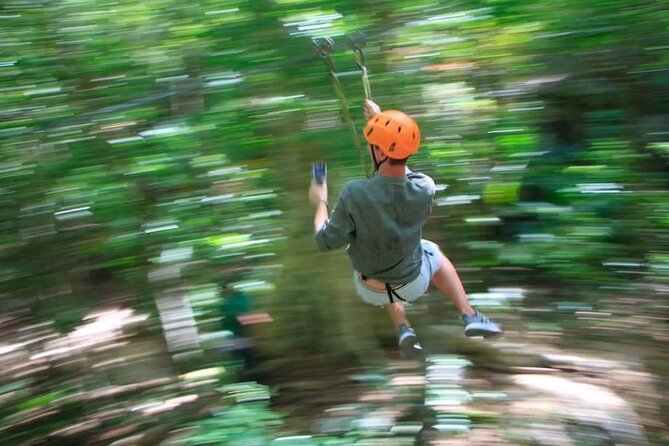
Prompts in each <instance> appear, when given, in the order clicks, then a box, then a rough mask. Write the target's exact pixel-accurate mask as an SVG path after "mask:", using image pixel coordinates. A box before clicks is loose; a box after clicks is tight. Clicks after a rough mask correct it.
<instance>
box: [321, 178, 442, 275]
mask: <svg viewBox="0 0 669 446" xmlns="http://www.w3.org/2000/svg"><path fill="white" fill-rule="evenodd" d="M434 192H435V186H434V181H433V180H432V178H430V177H429V176H427V175H424V174H422V173H419V172H410V171H409V172H408V173H407V175H406V176H405V177H403V178H392V177H387V176H383V175H378V174H377V175H376V176H374V177H373V178H371V179H365V180H352V181H349V182H348V183H346V184H345V185H344V187H343V189H342V191H341V192H340V194H339V198H338V199H337V203H336V204H335V207H334V209H333V210H332V213H331V214H330V218H329V220H328V221H327V222H326V223H325V224H324V225H323V227H322V228H321V229H320V230H319V231H318V232H317V233H316V243H317V244H318V247H319V249H320V250H321V251H328V250H331V249H336V248H340V247H342V246H344V245H346V244H348V245H349V246H348V248H347V252H348V256H349V258H350V259H351V263H352V264H353V268H354V269H355V270H356V271H358V272H360V273H362V274H364V275H365V276H367V277H370V278H372V279H376V280H379V281H382V282H387V283H406V282H409V281H411V280H413V279H415V278H416V277H417V276H418V274H419V272H420V266H421V259H422V255H423V252H422V249H421V245H420V240H421V236H422V231H423V226H424V225H425V222H426V221H427V219H428V217H429V216H430V213H431V211H432V198H433V197H434Z"/></svg>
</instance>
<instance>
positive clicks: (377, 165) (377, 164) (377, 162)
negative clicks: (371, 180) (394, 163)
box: [369, 144, 389, 173]
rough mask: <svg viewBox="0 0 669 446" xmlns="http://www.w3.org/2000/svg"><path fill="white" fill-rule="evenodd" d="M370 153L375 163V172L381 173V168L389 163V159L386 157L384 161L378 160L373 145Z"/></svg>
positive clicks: (370, 147) (370, 146)
mask: <svg viewBox="0 0 669 446" xmlns="http://www.w3.org/2000/svg"><path fill="white" fill-rule="evenodd" d="M369 151H370V152H371V154H372V161H374V172H375V173H376V172H378V171H379V167H381V164H383V163H385V162H386V161H388V159H389V157H388V156H387V155H386V157H385V158H384V159H382V160H381V161H379V160H377V159H376V155H375V154H374V147H373V146H372V145H371V144H370V145H369Z"/></svg>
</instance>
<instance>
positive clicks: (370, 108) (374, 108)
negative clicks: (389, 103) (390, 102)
mask: <svg viewBox="0 0 669 446" xmlns="http://www.w3.org/2000/svg"><path fill="white" fill-rule="evenodd" d="M362 110H363V111H364V113H365V118H367V119H368V120H369V119H372V117H373V116H375V115H377V114H379V113H381V107H379V105H378V104H377V103H376V102H374V101H372V100H371V99H365V102H364V103H363V104H362Z"/></svg>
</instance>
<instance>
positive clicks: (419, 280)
mask: <svg viewBox="0 0 669 446" xmlns="http://www.w3.org/2000/svg"><path fill="white" fill-rule="evenodd" d="M420 244H421V246H422V247H423V262H422V264H421V266H420V274H418V277H416V278H415V279H414V280H412V281H411V282H408V283H405V284H404V285H395V286H393V288H392V291H393V292H394V294H393V301H395V302H402V301H403V300H404V301H406V302H411V301H414V300H416V299H418V298H419V297H420V296H422V295H423V294H425V292H426V291H427V289H428V288H429V286H430V282H431V281H432V276H433V275H434V273H436V272H437V271H438V270H439V257H440V256H439V247H438V246H437V245H436V244H435V243H432V242H431V241H429V240H421V241H420ZM353 284H354V285H355V290H356V291H357V293H358V296H359V297H360V298H361V299H362V300H363V301H365V302H367V303H368V304H371V305H386V304H389V303H390V298H389V297H388V292H387V291H385V290H383V291H377V290H373V289H371V288H368V287H366V286H365V285H364V284H363V283H362V279H361V278H360V273H359V272H357V271H353ZM396 295H397V296H399V297H400V298H399V299H398V298H397V297H396Z"/></svg>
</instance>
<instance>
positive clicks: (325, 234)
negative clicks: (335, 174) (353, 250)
mask: <svg viewBox="0 0 669 446" xmlns="http://www.w3.org/2000/svg"><path fill="white" fill-rule="evenodd" d="M347 195H348V192H347V188H346V186H344V188H343V189H342V191H341V193H340V194H339V197H338V198H337V203H336V204H335V206H334V209H332V212H331V213H330V218H329V219H327V220H326V221H325V223H324V224H323V226H322V227H321V228H320V229H319V230H318V232H317V233H316V244H317V245H318V249H319V250H321V251H330V250H332V249H337V248H341V247H342V246H344V245H347V244H348V243H350V241H351V235H352V234H353V233H354V232H355V224H354V222H353V219H352V218H351V215H350V214H349V213H348V210H347V200H346V197H347Z"/></svg>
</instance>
